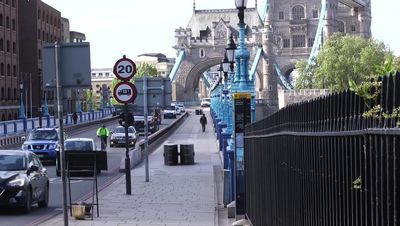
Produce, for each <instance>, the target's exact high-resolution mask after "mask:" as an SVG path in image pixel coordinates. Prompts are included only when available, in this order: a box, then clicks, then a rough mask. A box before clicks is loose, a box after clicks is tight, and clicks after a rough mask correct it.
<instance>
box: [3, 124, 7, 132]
mask: <svg viewBox="0 0 400 226" xmlns="http://www.w3.org/2000/svg"><path fill="white" fill-rule="evenodd" d="M3 128H4V135H7V123H4V124H3Z"/></svg>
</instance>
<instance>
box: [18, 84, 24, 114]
mask: <svg viewBox="0 0 400 226" xmlns="http://www.w3.org/2000/svg"><path fill="white" fill-rule="evenodd" d="M23 94H24V84H23V83H22V81H21V82H19V114H18V118H19V119H26V116H25V106H24V99H23Z"/></svg>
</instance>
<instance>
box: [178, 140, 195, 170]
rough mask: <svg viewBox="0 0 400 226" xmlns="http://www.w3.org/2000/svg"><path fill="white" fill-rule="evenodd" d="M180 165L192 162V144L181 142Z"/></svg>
mask: <svg viewBox="0 0 400 226" xmlns="http://www.w3.org/2000/svg"><path fill="white" fill-rule="evenodd" d="M179 155H180V156H181V164H182V165H192V164H194V144H181V145H180V154H179Z"/></svg>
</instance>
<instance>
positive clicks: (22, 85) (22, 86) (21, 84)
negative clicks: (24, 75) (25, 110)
mask: <svg viewBox="0 0 400 226" xmlns="http://www.w3.org/2000/svg"><path fill="white" fill-rule="evenodd" d="M19 88H20V89H23V88H24V83H22V81H21V82H19Z"/></svg>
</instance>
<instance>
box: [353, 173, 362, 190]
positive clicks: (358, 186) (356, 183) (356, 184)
mask: <svg viewBox="0 0 400 226" xmlns="http://www.w3.org/2000/svg"><path fill="white" fill-rule="evenodd" d="M361 182H362V181H361V176H359V177H357V179H355V180H354V181H353V189H356V190H359V189H361V185H362V183H361Z"/></svg>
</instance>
